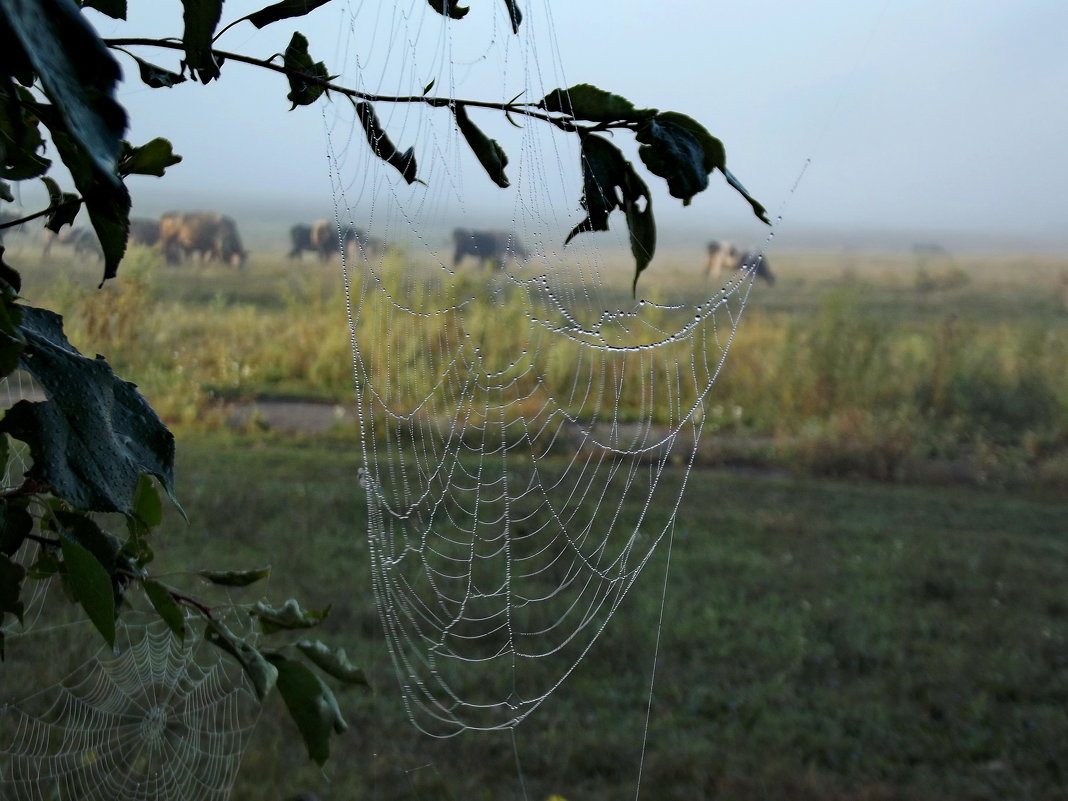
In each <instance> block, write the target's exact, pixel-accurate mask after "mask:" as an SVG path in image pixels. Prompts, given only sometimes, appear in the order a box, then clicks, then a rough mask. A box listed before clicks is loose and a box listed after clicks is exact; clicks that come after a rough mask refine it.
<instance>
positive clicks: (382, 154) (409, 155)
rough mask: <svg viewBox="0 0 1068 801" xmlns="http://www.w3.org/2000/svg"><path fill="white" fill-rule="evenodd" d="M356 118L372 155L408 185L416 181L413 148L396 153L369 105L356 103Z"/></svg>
mask: <svg viewBox="0 0 1068 801" xmlns="http://www.w3.org/2000/svg"><path fill="white" fill-rule="evenodd" d="M356 116H357V117H358V118H359V120H360V123H361V124H362V125H363V131H364V134H366V136H367V144H369V145H370V146H371V150H373V151H374V154H375V155H376V156H378V157H379V158H380V159H382V161H384V162H386V164H389V165H390V166H391V167H393V168H394V169H395V170H396V171H397V172H399V173H400V174H401V177H403V178H404V180H405V181H407V182H408V183H410V184H411V183H414V182H415V181H417V180H418V179H417V178H416V177H415V148H413V147H410V148H408V149H407V150H405V151H404V152H403V153H400V152H398V150H397V148H396V147H394V146H393V143H392V142H391V141H390V140H389V137H388V136H386V132H385V131H384V130H382V126H381V124H379V122H378V117H377V116H376V115H375V110H374V109H373V108H372V107H371V104H370V103H357V104H356Z"/></svg>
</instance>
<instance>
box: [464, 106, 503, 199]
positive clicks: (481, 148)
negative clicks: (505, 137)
mask: <svg viewBox="0 0 1068 801" xmlns="http://www.w3.org/2000/svg"><path fill="white" fill-rule="evenodd" d="M453 113H454V114H455V115H456V126H457V127H458V128H459V129H460V133H462V134H463V135H464V139H466V140H467V144H468V145H469V146H470V147H471V150H472V151H474V154H475V156H476V157H477V158H478V162H479V164H481V165H482V168H483V169H484V170H485V171H486V173H487V174H488V175H489V177H490V180H491V181H493V183H495V184H497V186H499V187H501V188H502V189H504V188H506V187H507V186H508V176H507V175H505V174H504V168H505V167H507V166H508V156H507V155H505V152H504V149H503V148H502V147H501V146H500V145H499V144H497V140H496V139H490V138H489V137H488V136H486V135H485V134H484V133H482V131H481V129H479V127H478V126H476V125H475V124H474V123H473V122H471V118H470V117H468V116H467V107H466V106H464V104H463V103H457V104H456V105H455V106H453Z"/></svg>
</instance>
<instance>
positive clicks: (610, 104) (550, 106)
mask: <svg viewBox="0 0 1068 801" xmlns="http://www.w3.org/2000/svg"><path fill="white" fill-rule="evenodd" d="M538 105H539V106H541V108H543V109H545V110H546V111H553V112H559V113H561V114H568V115H570V116H572V117H575V118H576V119H580V120H590V121H592V122H616V121H618V120H640V119H645V118H647V117H651V116H652V115H654V114H656V109H636V108H634V104H633V103H631V102H630V101H629V100H627V99H626V98H624V97H620V96H619V95H614V94H612V93H611V92H606V91H605V90H604V89H598V88H597V87H596V86H591V85H590V84H588V83H580V84H577V85H575V86H572V87H571V88H570V89H554V90H553V91H551V92H549V94H547V95H545V97H543V98H542V100H541V102H540V103H539V104H538Z"/></svg>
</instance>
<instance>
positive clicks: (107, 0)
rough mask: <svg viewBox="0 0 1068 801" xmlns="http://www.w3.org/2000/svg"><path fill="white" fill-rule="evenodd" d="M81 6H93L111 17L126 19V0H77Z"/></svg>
mask: <svg viewBox="0 0 1068 801" xmlns="http://www.w3.org/2000/svg"><path fill="white" fill-rule="evenodd" d="M79 5H81V7H82V8H95V9H96V10H97V11H99V12H100V13H101V14H107V15H108V16H109V17H112V18H113V19H126V0H79Z"/></svg>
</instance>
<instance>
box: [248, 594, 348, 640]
mask: <svg viewBox="0 0 1068 801" xmlns="http://www.w3.org/2000/svg"><path fill="white" fill-rule="evenodd" d="M252 614H253V615H255V616H256V617H257V618H258V619H259V621H260V630H261V631H262V632H263V633H264V634H273V633H274V632H276V631H281V630H282V629H310V628H312V627H313V626H318V625H319V624H320V623H322V622H323V621H324V620H325V619H326V616H327V615H329V614H330V607H329V606H328V607H327V608H326V609H320V610H316V609H309V610H308V611H305V610H303V609H301V608H300V604H299V603H297V601H296V600H294V599H293V598H290V599H289V600H288V601H286V602H285V603H284V604H283V605H282V606H280V607H274V606H271V605H270V604H268V603H267V602H265V601H259V602H258V603H256V605H255V606H253V607H252Z"/></svg>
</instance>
